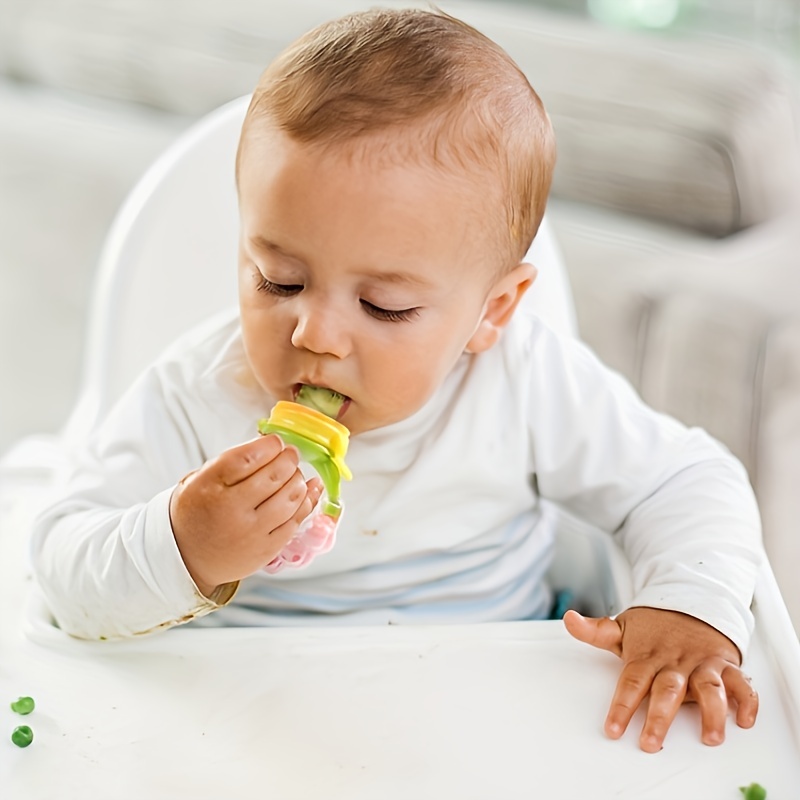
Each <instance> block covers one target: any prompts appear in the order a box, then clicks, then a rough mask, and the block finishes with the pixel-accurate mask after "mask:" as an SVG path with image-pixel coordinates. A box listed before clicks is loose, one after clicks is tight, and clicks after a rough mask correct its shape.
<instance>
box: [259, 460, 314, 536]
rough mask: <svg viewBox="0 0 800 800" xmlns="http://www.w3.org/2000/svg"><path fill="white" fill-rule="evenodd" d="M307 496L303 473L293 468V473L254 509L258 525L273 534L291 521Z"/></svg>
mask: <svg viewBox="0 0 800 800" xmlns="http://www.w3.org/2000/svg"><path fill="white" fill-rule="evenodd" d="M307 496H308V487H307V486H306V482H305V478H303V473H302V472H300V470H299V469H297V468H295V471H294V473H293V474H292V475H291V476H289V479H288V480H287V481H285V482H284V484H283V485H282V486H280V487H279V488H278V489H277V490H276V491H275V492H273V493H272V494H271V495H270V496H269V497H265V498H264V499H263V500H262V501H261V502H260V503H259V504H258V505H257V506H256V507H255V510H256V514H257V517H258V519H259V525H260V526H262V527H263V528H264V529H266V530H268V531H272V532H273V533H274V532H275V531H276V530H277V529H278V528H279V527H280V526H281V525H283V524H284V523H286V522H288V521H289V520H291V518H292V517H293V516H294V514H295V513H296V512H297V510H298V508H300V504H301V503H302V502H303V501H304V500H305V499H306V497H307Z"/></svg>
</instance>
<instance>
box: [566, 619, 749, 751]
mask: <svg viewBox="0 0 800 800" xmlns="http://www.w3.org/2000/svg"><path fill="white" fill-rule="evenodd" d="M564 623H565V625H566V627H567V630H568V631H569V632H570V633H571V634H572V635H573V636H574V637H575V638H576V639H579V640H580V641H583V642H586V643H587V644H591V645H594V646H595V647H600V648H602V649H604V650H609V651H610V652H612V653H614V654H616V655H618V656H619V657H620V658H621V659H622V661H623V668H622V674H621V675H620V678H619V681H618V682H617V688H616V692H615V693H614V697H613V699H612V701H611V707H610V709H609V712H608V716H607V717H606V722H605V731H606V734H607V735H608V736H610V737H611V738H612V739H618V738H619V737H620V736H622V734H623V733H624V732H625V729H626V728H627V727H628V723H629V722H630V721H631V717H632V716H633V714H634V712H635V711H636V709H637V708H638V707H639V706H640V705H641V703H642V702H643V700H644V699H645V697H647V696H649V697H650V701H649V704H648V707H647V714H646V717H645V722H644V727H643V728H642V732H641V734H640V736H639V745H640V747H641V748H642V750H645V751H646V752H648V753H656V752H658V751H659V750H660V749H661V748H662V746H663V744H664V737H665V736H666V734H667V730H668V729H669V726H670V725H671V724H672V721H673V720H674V719H675V715H676V714H677V713H678V709H679V708H680V706H681V705H682V704H683V703H685V702H695V703H697V704H698V706H699V708H700V717H701V725H702V728H701V734H700V736H701V739H702V741H703V742H704V743H705V744H708V745H717V744H721V743H722V742H723V741H724V739H725V722H726V719H727V716H728V704H729V701H731V702H732V704H733V705H735V706H736V723H737V724H738V725H739V726H740V727H742V728H750V727H752V726H753V724H754V723H755V721H756V715H757V713H758V694H757V693H756V692H755V690H754V689H753V687H752V686H751V685H750V681H749V679H748V678H747V676H746V675H745V674H744V672H742V670H741V669H740V662H741V656H740V654H739V651H738V649H737V648H736V646H735V645H734V644H733V642H731V640H730V639H728V638H727V637H726V636H723V635H722V634H721V633H720V632H719V631H717V630H715V629H714V628H712V627H711V626H710V625H707V624H706V623H705V622H701V621H700V620H699V619H696V618H694V617H690V616H687V615H685V614H681V613H678V612H675V611H664V610H662V609H657V608H629V609H628V610H627V611H624V612H623V613H622V614H620V615H619V616H617V617H616V618H615V619H613V620H612V619H609V618H608V617H605V618H603V619H591V618H587V617H582V616H581V615H580V614H578V613H577V612H575V611H568V612H567V614H566V615H565V617H564Z"/></svg>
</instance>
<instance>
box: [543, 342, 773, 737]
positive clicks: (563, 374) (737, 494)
mask: <svg viewBox="0 0 800 800" xmlns="http://www.w3.org/2000/svg"><path fill="white" fill-rule="evenodd" d="M534 356H535V361H534V364H535V366H536V370H535V372H534V375H533V380H532V383H531V389H530V391H531V401H532V402H530V406H529V407H530V408H531V409H532V411H531V414H530V419H531V422H530V424H531V437H532V446H533V456H534V462H535V471H536V478H537V483H538V486H539V489H540V492H541V494H542V495H543V496H544V497H547V498H549V499H551V500H554V501H555V502H557V503H559V504H561V505H563V506H565V507H566V508H568V509H569V510H570V511H572V512H573V513H575V514H577V515H578V516H580V517H583V518H585V519H588V520H590V521H592V522H594V523H595V524H596V525H598V526H599V527H601V528H604V529H605V530H608V531H611V532H613V533H614V535H615V536H616V538H617V539H618V541H619V542H620V544H621V545H622V547H623V549H624V551H625V554H626V556H627V557H628V559H629V561H630V563H631V568H632V579H633V594H634V596H633V601H632V603H631V608H630V609H629V610H628V611H625V612H624V613H623V614H620V615H619V616H618V617H617V620H616V621H610V620H608V621H605V622H603V623H602V624H601V625H599V630H600V633H599V634H598V632H597V630H595V628H596V627H598V624H596V623H593V622H584V623H582V622H580V620H579V618H577V617H575V616H573V615H571V616H570V618H569V620H568V621H567V625H568V627H569V629H570V631H571V632H572V633H573V634H574V635H576V636H578V638H581V639H583V640H584V641H590V642H592V643H595V644H598V645H599V646H604V647H608V648H609V649H612V650H613V651H614V652H619V654H620V655H621V657H622V658H623V660H624V662H625V665H624V667H623V675H622V677H621V680H620V686H619V688H618V691H617V694H616V695H615V699H614V701H613V703H612V710H611V712H610V714H609V719H608V721H607V730H608V731H609V733H611V734H612V735H614V734H615V735H621V733H622V730H623V729H624V726H625V724H627V722H628V720H629V719H630V715H631V714H632V713H633V711H634V710H635V709H636V707H637V706H638V705H639V704H640V702H641V701H642V699H643V698H644V696H645V695H646V694H647V693H648V691H650V690H651V689H652V691H653V693H654V695H655V699H654V701H653V711H652V712H651V716H649V717H648V722H647V724H646V727H645V734H644V737H643V739H642V746H643V748H644V749H651V748H654V749H658V748H659V747H660V743H661V741H662V740H663V734H664V733H665V732H666V729H667V727H669V724H670V723H671V721H672V718H673V716H674V712H675V710H676V709H677V707H678V705H680V702H681V701H682V700H683V698H684V694H685V692H687V691H688V692H689V693H690V694H689V696H690V698H694V699H698V702H700V703H701V708H703V717H704V722H703V726H704V727H703V737H704V740H705V741H708V742H711V741H713V740H714V739H715V737H716V738H717V739H718V738H719V736H720V735H721V732H722V730H723V729H722V728H721V727H720V723H721V722H722V723H723V724H724V716H721V715H720V709H721V705H720V703H721V698H722V695H723V694H727V695H728V696H732V697H733V698H734V699H735V700H737V701H738V702H739V703H740V711H739V713H738V717H737V719H738V721H739V722H740V723H744V724H748V723H750V722H751V721H752V719H754V716H755V704H754V702H755V698H754V697H751V694H750V689H749V687H747V689H746V690H745V688H744V687H745V682H744V677H743V676H742V674H741V673H740V672H739V669H738V667H739V663H740V653H744V652H745V650H746V648H747V645H748V642H749V638H750V634H751V631H752V625H753V619H752V614H751V613H750V610H749V606H750V602H751V599H752V596H753V590H754V586H755V579H756V574H757V571H758V566H759V563H760V561H761V559H762V557H763V547H762V545H761V540H760V524H759V515H758V509H757V507H756V504H755V499H754V496H753V492H752V489H751V488H750V485H749V483H748V480H747V475H746V473H745V471H744V469H743V467H742V466H741V464H739V462H737V461H736V459H734V458H733V457H732V456H731V455H730V454H729V453H727V452H726V451H725V450H724V448H723V447H721V446H720V445H719V444H718V443H717V442H714V441H713V440H712V439H711V437H709V436H708V435H706V434H705V433H703V432H702V431H699V430H691V429H687V428H685V427H684V426H683V425H680V424H679V423H678V422H676V421H675V420H673V419H670V418H668V417H665V416H663V415H661V414H658V413H656V412H655V411H653V410H652V409H649V408H648V407H647V406H645V405H644V404H643V403H642V402H641V400H640V399H639V398H638V397H637V396H636V395H635V393H634V392H633V391H632V390H631V388H630V386H629V385H628V384H627V383H626V382H625V381H624V380H622V379H621V378H620V377H619V376H617V375H615V374H613V373H611V372H610V371H609V370H607V369H606V368H605V367H603V365H601V364H600V363H599V362H598V361H597V359H595V358H594V357H593V356H592V354H591V353H589V352H588V351H587V350H586V349H585V348H584V347H583V346H581V345H580V344H579V343H575V342H569V341H565V340H562V339H558V338H557V337H553V336H552V335H550V334H548V333H547V332H546V331H545V332H543V333H542V334H541V335H540V336H539V337H537V339H536V340H535V347H534ZM539 386H540V387H541V389H537V387H539ZM675 612H679V613H675ZM598 636H599V638H597V637H598ZM657 676H658V677H657ZM700 678H702V679H703V680H707V681H709V685H710V686H711V687H713V686H716V690H717V692H718V694H717V701H715V702H711V701H709V697H710V694H709V692H710V689H709V690H707V691H706V692H705V693H704V694H703V695H702V699H700V698H695V694H696V693H697V692H698V687H699V684H698V682H697V681H698V680H699V679H700ZM670 695H672V697H671V698H670ZM707 701H708V702H707ZM704 703H705V704H706V705H705V706H704V705H703V704H704ZM626 715H627V716H626ZM651 736H653V737H654V738H652V739H651V738H650V737H651Z"/></svg>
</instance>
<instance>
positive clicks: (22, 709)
mask: <svg viewBox="0 0 800 800" xmlns="http://www.w3.org/2000/svg"><path fill="white" fill-rule="evenodd" d="M34 708H36V703H34V702H33V698H32V697H20V698H19V699H17V700H15V701H14V702H13V703H12V704H11V710H12V711H15V712H16V713H17V714H23V715H24V714H30V713H31V711H33V709H34Z"/></svg>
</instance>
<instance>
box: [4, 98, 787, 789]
mask: <svg viewBox="0 0 800 800" xmlns="http://www.w3.org/2000/svg"><path fill="white" fill-rule="evenodd" d="M247 101H248V98H241V99H239V100H236V101H234V102H232V103H230V104H228V105H226V106H224V107H223V108H221V109H219V110H218V111H216V112H214V113H213V114H211V115H209V116H208V117H207V118H205V119H204V120H202V121H201V122H200V123H198V124H197V125H196V126H195V127H193V128H192V129H191V130H189V131H188V132H187V133H186V134H185V135H183V136H182V137H181V138H180V139H179V140H178V141H177V142H176V144H175V145H174V146H173V147H172V148H170V149H169V150H168V151H167V152H166V153H165V154H164V155H163V156H162V157H161V158H160V159H159V160H158V161H157V162H156V164H155V165H154V166H153V167H152V168H151V169H150V170H149V171H148V173H147V174H146V175H145V176H144V178H143V179H142V180H141V182H140V183H139V184H138V186H137V187H136V188H135V189H134V191H133V192H132V193H131V195H130V198H129V199H128V201H127V202H126V204H125V205H124V207H123V209H122V210H121V211H120V213H119V215H118V217H117V219H116V221H115V223H114V226H113V228H112V230H111V232H110V234H109V237H108V241H107V244H106V247H105V249H104V251H103V254H102V258H101V262H100V269H99V274H98V279H97V286H96V291H95V295H94V299H93V303H92V309H91V318H90V324H89V333H88V341H87V349H86V361H85V370H84V376H83V382H82V389H81V393H80V399H79V402H78V403H77V405H76V408H75V411H74V412H73V414H72V415H71V417H70V419H69V421H68V424H67V426H66V428H65V431H64V436H65V438H66V439H67V440H72V441H76V440H77V441H79V440H81V439H82V438H83V437H85V435H86V434H87V433H88V432H89V431H91V430H92V428H93V427H94V426H95V425H96V424H97V422H98V420H99V419H100V418H102V416H103V415H104V414H105V413H106V412H107V410H108V409H109V407H110V406H111V404H112V403H113V402H114V400H115V399H116V398H117V397H118V396H119V395H120V393H121V392H122V391H123V390H124V388H125V387H126V386H127V385H128V383H129V382H130V381H131V380H132V379H133V377H134V376H135V375H136V374H137V373H138V372H139V371H140V370H141V369H142V368H143V367H144V366H145V364H146V363H147V362H148V361H150V360H151V359H152V358H153V357H154V356H155V355H156V354H157V353H158V352H159V351H160V350H161V349H162V348H163V347H165V346H166V345H167V344H168V343H169V342H170V341H171V340H172V339H173V338H174V337H175V336H177V335H178V334H180V333H182V332H183V331H184V330H186V329H187V328H188V327H190V326H192V325H193V324H195V323H198V322H200V321H201V320H203V319H204V318H205V317H207V316H209V315H210V314H213V313H215V312H218V311H220V310H224V309H226V308H228V307H230V306H231V305H233V304H235V302H236V284H235V281H236V269H235V259H236V242H237V209H236V194H235V187H234V177H233V176H234V170H233V166H234V157H235V151H236V144H237V139H238V133H239V127H240V125H241V121H242V118H243V115H244V112H245V109H246V106H247ZM530 260H531V261H532V262H533V263H535V264H536V265H537V266H538V268H539V271H540V275H539V279H538V281H537V284H536V291H535V292H532V293H531V294H530V296H529V297H528V298H526V302H530V303H531V304H532V306H533V307H534V308H536V309H537V313H540V314H541V315H542V316H543V317H545V318H546V319H547V320H548V321H549V323H550V324H551V325H552V326H553V327H555V328H557V329H560V330H562V331H565V332H568V333H575V321H574V316H573V312H572V304H571V298H570V295H569V287H568V283H567V280H566V276H565V272H564V269H563V266H562V264H561V260H560V257H559V254H558V251H557V248H556V246H555V243H554V241H553V239H552V235H551V232H550V228H549V224H548V223H547V222H545V224H544V226H543V228H542V230H541V232H540V234H539V236H537V239H536V242H535V243H534V246H533V248H532V250H531V254H530ZM12 466H13V465H12ZM8 469H9V467H8V466H7V467H6V470H8ZM34 494H35V493H30V494H29V495H28V497H29V499H30V506H27V507H26V506H25V504H24V503H22V504H20V503H19V502H18V503H16V505H15V509H16V510H15V514H16V516H15V517H14V518H13V519H12V520H11V522H7V521H6V522H4V524H3V528H4V529H5V530H6V531H7V530H9V529H10V528H14V529H17V528H22V529H24V527H25V525H26V524H27V523H29V521H30V520H29V518H28V517H29V513H28V512H29V511H30V507H32V506H33V505H35V496H34ZM2 509H3V503H2V502H0V511H2ZM21 562H22V544H21V539H20V537H15V536H7V535H3V536H0V593H2V594H0V597H2V598H7V599H8V600H9V603H8V608H7V609H4V614H3V615H2V616H0V651H2V652H3V653H4V657H3V664H2V669H0V694H2V690H3V689H4V690H5V695H4V696H7V697H9V698H13V697H15V696H17V695H19V694H27V693H30V694H34V695H35V696H36V700H37V704H38V707H39V708H40V709H41V710H42V714H41V715H39V716H36V717H35V718H34V717H31V719H30V724H31V725H32V726H33V727H34V730H35V734H36V737H37V738H36V740H35V743H34V745H33V746H32V747H31V748H29V751H30V752H28V751H19V752H17V751H13V752H11V753H8V752H4V754H3V757H2V758H0V794H2V795H3V796H9V797H12V796H13V797H16V796H25V797H27V798H29V800H45V799H46V798H50V797H52V796H53V795H52V792H53V787H54V786H59V787H61V788H62V790H63V791H62V792H61V796H64V797H68V796H69V794H68V787H71V786H74V787H76V792H80V794H81V796H90V797H100V796H102V797H104V798H107V799H108V800H113V798H130V797H139V796H142V797H145V796H147V797H170V798H178V799H179V798H182V797H187V798H188V797H197V796H216V795H218V794H222V793H225V794H226V795H228V794H231V793H235V794H237V795H239V796H241V797H256V796H259V797H261V796H263V794H264V792H266V793H267V794H269V795H270V796H274V797H280V798H282V800H292V798H306V797H312V796H313V797H326V798H330V800H337V799H338V798H347V800H358V799H359V798H365V799H366V798H370V800H371V798H375V797H381V798H384V800H395V798H397V799H398V800H399V798H405V797H408V796H409V795H412V794H413V795H414V796H418V797H431V798H432V797H475V798H483V797H490V796H496V797H503V798H508V799H509V800H511V799H512V798H516V797H529V796H533V794H534V793H536V794H539V795H541V796H565V797H579V796H580V797H584V796H590V795H591V796H609V795H610V793H611V792H612V790H613V792H614V796H615V797H620V798H625V797H627V798H636V800H640V799H641V798H644V797H650V798H661V797H663V798H666V797H670V796H686V797H698V798H700V797H702V798H703V800H715V799H716V798H719V800H724V799H725V798H729V797H734V796H736V795H737V788H736V787H738V786H740V785H743V784H749V783H750V782H751V781H756V780H758V781H761V782H763V783H764V784H765V785H766V786H767V788H768V790H769V791H770V796H773V793H774V796H775V797H776V798H778V797H781V796H784V797H789V796H790V792H792V791H794V789H793V788H792V787H794V788H796V785H797V784H798V783H800V646H798V643H797V639H796V637H795V635H794V632H793V629H792V626H791V623H790V621H789V616H788V613H787V611H786V609H785V607H784V605H783V602H782V599H781V597H780V594H779V592H778V589H777V585H776V583H775V580H774V577H773V575H772V572H771V570H770V568H769V565H768V564H766V563H765V564H764V566H763V568H762V570H761V574H760V576H759V582H758V587H757V591H756V599H755V603H754V613H755V616H756V620H757V625H758V628H757V633H756V637H755V640H754V644H753V650H752V653H751V655H750V656H749V657H748V665H747V666H748V671H749V672H750V673H751V674H752V675H753V676H754V678H755V680H756V682H757V685H758V688H759V691H760V693H761V697H762V711H761V718H760V721H759V723H758V727H757V729H756V730H755V731H753V732H745V731H741V730H737V729H735V728H734V729H731V728H730V726H729V734H728V738H729V741H728V743H726V745H725V746H724V748H720V749H716V750H709V749H708V748H704V747H702V746H701V745H699V743H698V741H697V740H698V732H697V727H696V718H695V717H694V716H693V715H692V714H691V713H690V711H686V712H685V713H683V712H682V713H681V714H680V715H679V718H678V720H676V722H675V724H674V726H673V730H672V732H671V734H670V738H669V739H668V745H667V749H666V750H665V752H664V754H662V755H660V756H656V757H653V756H647V757H643V756H642V754H641V753H639V752H638V750H637V749H636V738H637V736H636V734H634V733H629V734H627V735H626V737H624V739H623V741H621V742H615V743H612V742H609V741H608V740H605V739H604V738H603V737H602V734H601V732H600V728H601V725H602V719H603V716H604V714H605V710H606V708H607V705H608V702H609V700H610V697H611V693H612V690H613V686H614V683H615V682H616V678H617V674H618V667H617V665H616V659H614V658H613V657H610V656H608V654H604V653H601V652H599V651H595V650H592V649H590V648H588V647H586V646H585V645H581V644H579V643H577V642H574V641H572V640H570V639H569V637H568V636H567V635H566V634H565V633H564V631H563V628H562V626H561V624H560V623H559V622H520V623H500V624H486V625H480V626H446V627H443V626H431V627H427V628H402V629H401V628H385V629H384V628H381V629H377V628H372V629H370V628H357V629H344V628H339V627H337V628H335V629H329V630H324V629H307V628H304V629H297V630H291V629H281V630H274V629H273V630H270V629H258V630H251V629H219V630H202V629H194V630H189V629H177V630H174V631H171V632H170V633H168V634H166V635H162V636H152V637H147V638H143V639H139V640H134V641H128V642H119V643H112V642H106V643H88V642H80V641H77V640H74V639H70V638H69V637H68V636H66V635H65V634H63V633H62V632H61V631H59V630H58V629H57V628H56V627H55V626H54V625H53V624H52V621H51V619H50V617H49V614H48V612H47V610H46V608H45V607H44V606H43V604H41V603H40V602H38V601H37V600H36V598H34V602H33V603H32V604H31V608H30V612H29V613H28V615H27V618H26V619H25V620H24V621H23V620H22V619H21V617H20V615H19V613H18V611H16V609H18V607H19V598H20V597H21V596H24V595H26V594H28V592H29V586H28V583H27V582H26V580H25V576H24V574H23V570H22V569H21V567H20V564H21ZM551 577H552V579H553V581H554V584H555V585H556V586H558V587H564V588H569V589H571V590H572V591H573V592H574V593H575V595H576V597H577V598H578V600H579V602H581V603H582V604H583V605H584V606H587V607H589V608H590V609H592V610H594V612H595V613H608V612H613V611H615V610H618V609H619V607H620V605H621V604H622V603H624V602H625V599H626V597H628V596H629V593H630V586H629V577H628V574H627V571H626V568H625V565H624V561H623V560H622V558H621V557H620V554H619V552H618V551H617V550H616V548H615V546H614V545H613V543H612V541H611V539H610V537H608V536H606V535H604V534H600V533H599V532H597V531H593V530H592V529H589V528H587V527H586V526H584V525H581V524H579V523H577V522H575V523H574V524H572V521H566V524H565V530H564V533H563V535H562V536H561V537H560V540H559V551H558V553H557V556H556V562H555V564H554V566H553V569H552V571H551ZM12 607H13V608H14V610H15V611H14V613H13V614H12V613H11V612H10V609H11V608H12ZM23 629H24V632H25V634H26V635H25V636H24V637H23V636H20V635H19V633H20V631H21V630H23ZM2 721H4V722H5V723H6V726H7V727H8V728H9V730H10V729H11V728H12V727H13V726H14V725H16V724H19V720H12V719H10V718H9V717H8V716H6V717H3V718H2ZM12 723H13V724H12ZM640 725H641V715H640V714H639V715H637V717H636V718H635V720H634V723H633V727H637V726H640ZM0 734H2V726H1V725H0ZM748 737H749V738H748ZM753 737H755V738H753ZM9 747H10V745H9ZM564 748H568V749H569V750H570V751H571V753H572V757H573V758H574V759H575V761H576V763H578V762H580V763H581V764H582V766H581V769H579V770H570V771H569V772H566V771H564V770H561V769H558V768H556V767H555V765H557V764H558V763H563V762H561V760H560V754H561V751H562V750H563V749H564ZM536 753H539V754H540V755H541V759H542V763H541V765H540V766H538V767H536V768H534V769H531V766H530V765H531V757H532V754H536ZM87 760H88V761H90V762H92V763H94V764H95V765H96V768H94V769H92V770H90V771H87V770H85V769H83V767H82V765H83V763H84V762H85V761H87ZM190 764H191V766H190ZM621 776H622V777H621ZM623 778H624V780H623ZM78 787H80V788H79V789H78ZM597 787H608V792H607V793H606V794H603V792H602V789H601V790H600V793H599V794H598V791H597ZM64 792H67V794H64Z"/></svg>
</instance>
